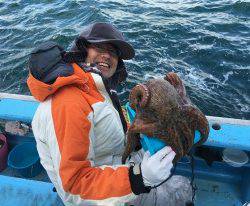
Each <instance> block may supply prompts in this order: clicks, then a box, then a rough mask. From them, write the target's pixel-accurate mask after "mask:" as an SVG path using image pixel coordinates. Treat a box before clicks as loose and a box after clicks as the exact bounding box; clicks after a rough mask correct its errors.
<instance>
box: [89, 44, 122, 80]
mask: <svg viewBox="0 0 250 206" xmlns="http://www.w3.org/2000/svg"><path fill="white" fill-rule="evenodd" d="M87 51H88V52H87V53H88V56H87V58H86V63H90V64H95V65H96V66H97V68H98V69H99V70H100V71H101V73H102V75H103V76H104V77H105V78H110V77H112V76H113V74H114V73H115V71H116V68H117V65H118V56H119V53H118V51H119V50H117V49H115V47H114V46H112V45H111V44H105V43H104V44H103V43H100V44H90V45H89V46H88V47H87Z"/></svg>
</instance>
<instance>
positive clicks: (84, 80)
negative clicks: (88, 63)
mask: <svg viewBox="0 0 250 206" xmlns="http://www.w3.org/2000/svg"><path fill="white" fill-rule="evenodd" d="M72 66H73V68H74V73H73V74H72V75H71V76H67V77H58V78H57V79H56V81H55V82H54V83H53V84H46V83H44V82H41V81H39V80H37V79H35V78H34V77H33V76H32V74H31V73H29V77H28V80H27V84H28V87H29V90H30V92H31V94H32V96H33V97H34V98H35V99H36V100H38V101H39V102H43V101H45V100H46V98H47V97H48V96H50V95H52V94H54V93H55V92H56V91H57V90H58V89H60V88H61V87H63V86H66V85H72V84H76V85H78V86H84V84H88V81H89V76H88V75H87V74H86V73H85V72H84V71H83V70H82V69H81V68H80V67H79V66H78V65H77V64H72Z"/></svg>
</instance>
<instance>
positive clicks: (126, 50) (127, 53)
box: [87, 39, 135, 60]
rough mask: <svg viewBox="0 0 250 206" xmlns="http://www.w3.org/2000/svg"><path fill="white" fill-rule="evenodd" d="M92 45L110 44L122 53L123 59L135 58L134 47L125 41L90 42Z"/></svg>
mask: <svg viewBox="0 0 250 206" xmlns="http://www.w3.org/2000/svg"><path fill="white" fill-rule="evenodd" d="M87 41H88V42H90V43H109V44H112V45H114V46H115V47H116V48H117V49H119V51H120V52H121V56H120V57H121V58H122V59H124V60H128V59H132V58H134V56H135V50H134V49H133V47H132V46H131V45H130V44H128V43H127V42H125V41H122V40H117V39H108V40H96V39H95V40H89V39H87Z"/></svg>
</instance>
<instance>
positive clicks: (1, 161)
mask: <svg viewBox="0 0 250 206" xmlns="http://www.w3.org/2000/svg"><path fill="white" fill-rule="evenodd" d="M7 156H8V145H7V141H6V137H5V136H4V135H3V134H0V172H1V171H3V170H4V169H5V168H6V167H7Z"/></svg>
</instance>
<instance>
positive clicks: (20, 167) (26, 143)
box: [7, 142, 40, 170]
mask: <svg viewBox="0 0 250 206" xmlns="http://www.w3.org/2000/svg"><path fill="white" fill-rule="evenodd" d="M28 144H30V145H32V146H35V147H36V144H35V143H33V142H25V143H21V144H18V145H16V146H15V147H14V148H13V149H12V150H11V151H10V152H9V155H8V161H7V164H8V166H9V167H12V168H13V169H18V170H20V169H27V168H29V167H32V166H34V165H35V164H37V162H38V161H39V159H40V157H39V154H38V155H37V157H36V158H34V161H33V163H32V164H29V165H25V166H19V167H17V166H15V165H13V164H12V162H13V161H11V160H10V157H11V156H12V155H13V152H15V150H16V149H17V148H19V147H21V146H23V145H28Z"/></svg>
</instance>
